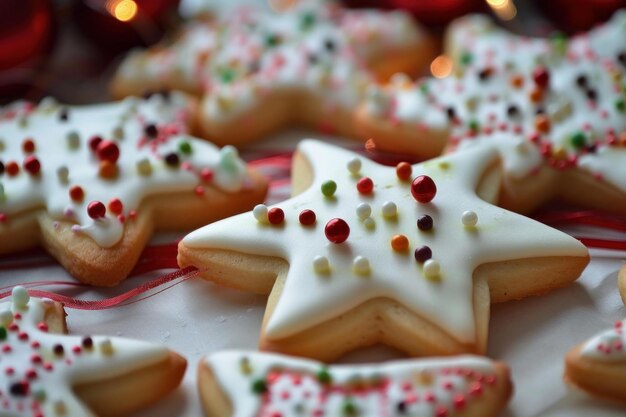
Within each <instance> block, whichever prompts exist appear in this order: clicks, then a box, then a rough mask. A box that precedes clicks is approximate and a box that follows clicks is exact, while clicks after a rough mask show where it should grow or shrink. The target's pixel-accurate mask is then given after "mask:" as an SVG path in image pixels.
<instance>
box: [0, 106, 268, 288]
mask: <svg viewBox="0 0 626 417" xmlns="http://www.w3.org/2000/svg"><path fill="white" fill-rule="evenodd" d="M190 104H191V103H190V102H189V101H188V100H186V99H185V98H184V97H183V96H182V95H180V94H170V95H152V96H151V97H149V98H147V99H138V98H128V99H126V100H124V101H121V102H117V103H108V104H101V105H91V106H66V105H62V104H58V103H56V102H54V101H53V100H51V99H45V100H44V101H42V102H41V103H40V104H39V105H32V104H30V103H23V102H22V103H14V104H13V105H9V106H7V107H5V108H3V109H0V253H1V254H6V253H11V252H15V251H18V250H21V249H26V248H29V247H32V246H36V245H38V244H41V245H42V246H43V247H44V248H46V250H48V251H49V252H50V253H51V254H52V255H53V256H55V257H56V258H57V259H58V260H59V262H60V263H61V264H62V265H63V266H64V267H65V268H66V269H68V271H69V272H70V273H71V274H72V275H74V276H75V277H76V278H78V279H79V280H81V281H84V282H87V283H90V284H94V285H104V286H110V285H115V284H116V283H118V282H119V281H121V280H122V279H124V278H125V277H126V275H127V274H128V272H129V271H130V270H131V269H132V267H133V266H134V264H135V262H136V260H137V258H138V256H139V254H140V253H141V250H142V249H143V247H144V245H145V244H146V242H147V241H148V239H149V238H150V236H151V235H152V232H153V230H154V229H164V230H185V229H190V228H193V227H198V226H199V225H202V224H206V223H207V222H210V221H213V220H216V219H219V218H222V217H225V216H228V215H231V214H234V213H238V212H241V211H245V210H249V209H250V208H251V207H253V206H254V204H256V203H258V202H260V201H262V200H263V198H264V196H265V191H266V181H265V180H264V179H262V178H261V177H260V176H259V175H257V174H255V173H253V172H251V171H250V170H248V169H247V168H246V165H245V164H244V163H243V162H242V161H241V159H239V157H238V156H237V152H236V151H235V149H234V148H232V147H225V148H223V149H221V150H220V149H218V148H216V147H215V146H213V145H211V144H210V143H208V142H206V141H203V140H198V139H195V138H192V137H190V136H189V135H187V134H186V131H187V122H188V119H189V116H190V114H189V113H190Z"/></svg>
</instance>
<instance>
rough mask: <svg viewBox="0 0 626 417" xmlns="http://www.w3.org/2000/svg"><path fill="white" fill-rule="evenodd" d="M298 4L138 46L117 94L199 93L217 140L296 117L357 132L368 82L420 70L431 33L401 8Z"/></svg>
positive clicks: (194, 26) (191, 27)
mask: <svg viewBox="0 0 626 417" xmlns="http://www.w3.org/2000/svg"><path fill="white" fill-rule="evenodd" d="M296 3H297V4H296V5H294V6H293V7H292V8H290V9H288V10H285V11H280V12H279V11H273V12H268V11H261V10H254V9H250V8H245V9H241V10H239V11H235V12H233V13H232V14H229V15H227V16H225V17H220V18H215V19H214V20H210V21H208V22H207V21H195V22H192V23H189V24H188V25H187V26H185V27H184V28H183V30H182V32H181V34H180V35H179V36H178V37H177V38H176V40H174V41H173V42H169V43H165V44H162V45H159V46H156V47H153V48H151V49H149V50H147V51H135V52H132V53H131V54H130V55H129V56H128V57H127V58H126V59H125V60H124V62H122V64H121V66H120V68H119V70H118V72H117V75H116V77H115V79H114V81H113V85H112V90H113V93H114V95H116V96H120V97H123V96H126V95H128V94H141V93H142V92H143V91H145V90H150V89H163V88H175V89H182V90H185V91H188V92H192V93H194V94H196V95H198V96H202V97H203V100H202V104H201V109H200V113H199V115H200V126H201V129H202V131H203V132H204V134H205V136H206V137H207V138H208V139H210V140H212V141H213V142H215V143H219V144H240V143H244V142H248V141H251V140H254V139H257V138H260V137H263V136H264V135H266V134H268V133H270V132H272V131H275V130H277V129H279V128H281V127H284V126H286V125H289V124H294V123H295V124H303V125H307V126H311V127H315V128H318V129H321V130H323V131H334V132H336V133H339V134H343V135H346V136H349V137H355V136H357V133H356V131H355V126H354V110H355V108H356V106H357V104H358V103H359V102H360V101H361V100H362V99H363V98H364V97H365V95H366V91H367V89H368V87H369V86H370V85H372V84H375V83H377V78H378V79H385V78H387V77H388V76H389V75H391V74H393V73H394V72H396V71H408V72H409V73H415V72H416V70H417V69H418V68H420V67H421V66H422V65H423V64H424V63H425V61H427V59H428V58H429V56H430V53H429V52H430V49H431V48H430V42H429V41H428V39H427V37H426V36H425V34H424V32H423V31H422V30H421V29H419V28H418V27H417V26H416V24H415V23H413V22H412V20H411V18H410V16H408V15H405V14H404V13H402V12H383V11H377V10H346V9H343V8H342V7H340V6H339V4H338V3H335V2H333V1H317V0H315V1H311V0H303V1H300V2H296Z"/></svg>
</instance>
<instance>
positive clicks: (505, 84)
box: [366, 11, 626, 191]
mask: <svg viewBox="0 0 626 417" xmlns="http://www.w3.org/2000/svg"><path fill="white" fill-rule="evenodd" d="M449 35H450V37H451V42H450V44H451V45H452V46H453V47H454V53H455V55H456V56H455V58H456V61H457V64H456V68H455V70H456V72H454V73H453V75H451V76H449V77H447V78H443V79H435V78H432V79H423V80H420V81H418V82H417V83H415V85H413V87H411V88H407V87H406V85H403V86H401V87H398V86H394V85H393V84H391V85H390V86H389V87H388V88H387V89H386V90H385V91H384V92H383V93H381V94H382V95H383V96H384V97H385V100H387V101H392V102H394V103H395V104H394V106H391V107H389V108H387V109H386V110H384V111H382V112H381V111H376V108H377V103H380V102H381V100H382V99H381V98H380V97H378V96H377V97H374V98H373V99H372V100H373V104H371V105H368V106H366V110H367V111H369V112H370V114H372V115H373V116H377V117H379V118H380V117H390V118H392V119H397V120H400V121H403V122H408V123H412V124H421V125H424V126H426V127H428V128H430V129H433V130H436V131H444V132H448V133H449V135H450V137H451V138H454V140H461V143H460V146H459V147H460V148H461V149H465V148H467V147H468V146H472V145H474V144H476V143H482V142H489V143H493V144H495V145H496V146H497V147H498V149H499V151H500V153H501V154H502V157H503V163H504V168H505V170H506V172H507V173H508V174H509V175H511V176H512V177H514V178H518V179H519V178H526V177H527V176H528V175H529V174H530V173H532V172H533V171H534V170H536V169H537V168H538V167H540V166H541V165H542V164H543V163H544V161H546V160H547V162H548V163H550V164H554V165H556V166H557V167H558V164H559V161H558V160H559V159H560V160H562V161H565V160H567V159H568V158H573V157H578V158H579V163H578V166H579V167H580V168H582V169H583V170H586V171H588V172H591V173H592V174H599V175H601V176H602V178H604V179H605V180H606V181H607V182H609V183H611V184H613V185H615V186H617V187H619V188H620V189H621V190H624V191H626V175H625V172H626V168H625V167H626V151H625V150H624V148H623V145H622V147H616V146H614V145H612V144H610V143H608V137H609V136H611V133H610V132H613V133H614V135H619V133H620V132H623V131H625V130H626V112H625V111H624V110H619V109H618V108H617V106H616V102H617V101H618V100H624V99H625V98H626V97H625V96H626V95H625V94H624V91H623V88H624V81H623V76H624V70H625V65H626V64H624V63H620V62H619V61H618V59H617V57H618V54H620V53H626V48H625V47H624V45H625V44H626V12H624V11H621V12H618V13H617V14H616V15H615V16H614V17H613V18H612V19H611V21H610V22H608V23H606V24H605V25H603V26H601V27H598V28H596V29H594V30H592V31H590V32H588V33H587V34H584V35H581V36H577V37H574V38H572V39H570V40H568V43H567V45H566V46H565V44H559V43H558V42H555V41H554V40H548V39H535V38H522V37H518V36H514V35H512V34H510V33H508V32H506V31H504V30H502V29H498V28H497V27H496V26H495V25H493V23H491V21H490V20H489V19H487V18H485V17H484V16H468V17H466V18H463V19H461V20H459V21H457V22H456V23H455V24H453V25H452V29H451V30H450V31H449ZM466 51H467V52H469V53H471V56H472V61H471V62H470V63H469V64H466V65H464V64H462V63H461V56H462V55H463V53H464V52H466ZM564 51H565V52H566V53H563V52H564ZM539 65H542V66H545V67H546V68H547V69H548V72H549V74H550V80H549V89H548V90H547V91H546V92H545V95H544V99H543V100H541V101H540V102H539V103H537V104H535V103H533V102H532V101H531V100H530V98H529V96H530V93H531V91H532V90H533V89H534V88H535V83H534V81H533V78H532V73H533V70H534V69H535V68H537V67H538V66H539ZM488 68H489V69H491V71H492V72H491V75H489V76H488V77H487V78H486V79H485V80H483V81H481V80H480V78H479V74H480V72H481V71H483V70H485V69H488ZM580 75H584V76H586V78H587V85H588V87H589V88H592V89H593V90H594V91H595V93H596V95H597V99H596V100H595V105H592V100H590V99H589V98H588V96H587V94H586V89H587V87H584V88H583V87H580V86H579V85H577V77H579V76H580ZM513 76H522V77H523V85H522V86H521V87H520V88H514V87H513V86H512V83H511V79H512V77H513ZM510 105H515V106H516V107H517V109H518V115H517V116H514V117H512V116H510V115H508V114H507V109H508V107H509V106H510ZM378 107H380V106H378ZM448 107H453V108H454V111H455V115H456V118H457V120H458V121H457V122H455V123H453V122H451V121H450V119H449V117H448V115H447V113H446V109H447V108H448ZM538 107H541V108H542V109H543V110H544V111H545V114H546V115H547V116H548V117H549V119H550V131H549V132H548V133H545V134H542V135H541V138H542V139H541V141H542V142H544V143H546V144H550V145H551V147H552V151H551V152H549V157H548V158H544V156H542V155H541V152H540V147H539V146H536V145H534V144H533V143H531V142H530V141H529V140H528V138H529V137H530V136H531V135H532V134H533V133H535V132H536V131H537V129H536V127H535V117H536V109H537V108H538ZM472 120H474V121H476V122H478V125H479V126H480V132H478V133H477V134H476V135H468V132H469V128H468V126H469V123H470V121H472ZM502 127H504V128H505V129H506V131H502ZM485 129H487V131H485ZM489 130H490V131H491V132H489ZM577 132H585V133H586V134H585V136H586V144H587V145H592V144H595V145H596V150H595V152H591V153H588V152H587V151H586V150H585V149H580V148H577V147H576V146H574V145H573V144H572V142H571V137H572V135H573V134H575V133H577ZM422 136H423V135H418V136H416V138H415V146H416V147H419V146H420V145H419V142H420V141H423V140H424V138H423V137H422ZM524 143H525V144H526V145H522V144H524ZM550 158H553V159H556V160H557V161H554V160H552V161H551V160H550ZM561 163H565V162H561ZM554 165H553V166H554Z"/></svg>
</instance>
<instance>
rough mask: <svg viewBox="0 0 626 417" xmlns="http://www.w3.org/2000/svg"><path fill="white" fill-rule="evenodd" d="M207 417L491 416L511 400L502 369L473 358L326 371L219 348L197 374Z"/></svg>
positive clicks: (304, 362)
mask: <svg viewBox="0 0 626 417" xmlns="http://www.w3.org/2000/svg"><path fill="white" fill-rule="evenodd" d="M198 384H199V390H200V397H201V399H202V401H203V404H204V407H205V410H207V415H209V416H214V417H253V416H263V417H269V416H285V417H287V416H294V415H298V416H302V417H314V416H334V415H345V416H360V417H394V416H398V417H399V416H407V415H408V416H414V417H455V416H466V417H490V416H495V415H496V414H497V413H498V412H499V411H500V410H501V409H502V408H503V407H504V406H505V404H506V403H507V401H508V399H509V397H510V396H511V391H512V384H511V379H510V377H509V371H508V368H507V367H506V365H504V364H503V363H500V362H494V361H491V360H489V359H487V358H483V357H478V356H469V355H467V356H459V357H453V358H428V359H412V360H401V361H393V362H387V363H384V364H368V365H338V366H330V367H328V366H327V365H325V364H323V363H320V362H314V361H310V360H305V359H296V358H292V357H289V356H283V355H275V354H268V353H258V352H247V351H224V352H218V353H214V354H212V355H209V356H207V357H206V358H204V359H203V360H202V361H201V362H200V365H199V369H198Z"/></svg>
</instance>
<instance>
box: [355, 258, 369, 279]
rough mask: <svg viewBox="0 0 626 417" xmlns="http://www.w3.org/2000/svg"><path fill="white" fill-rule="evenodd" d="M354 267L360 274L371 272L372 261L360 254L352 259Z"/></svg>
mask: <svg viewBox="0 0 626 417" xmlns="http://www.w3.org/2000/svg"><path fill="white" fill-rule="evenodd" d="M352 269H354V272H356V273H357V274H359V275H367V274H369V272H370V261H369V260H368V259H367V258H365V257H363V256H360V255H359V256H357V257H355V258H354V261H352Z"/></svg>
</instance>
